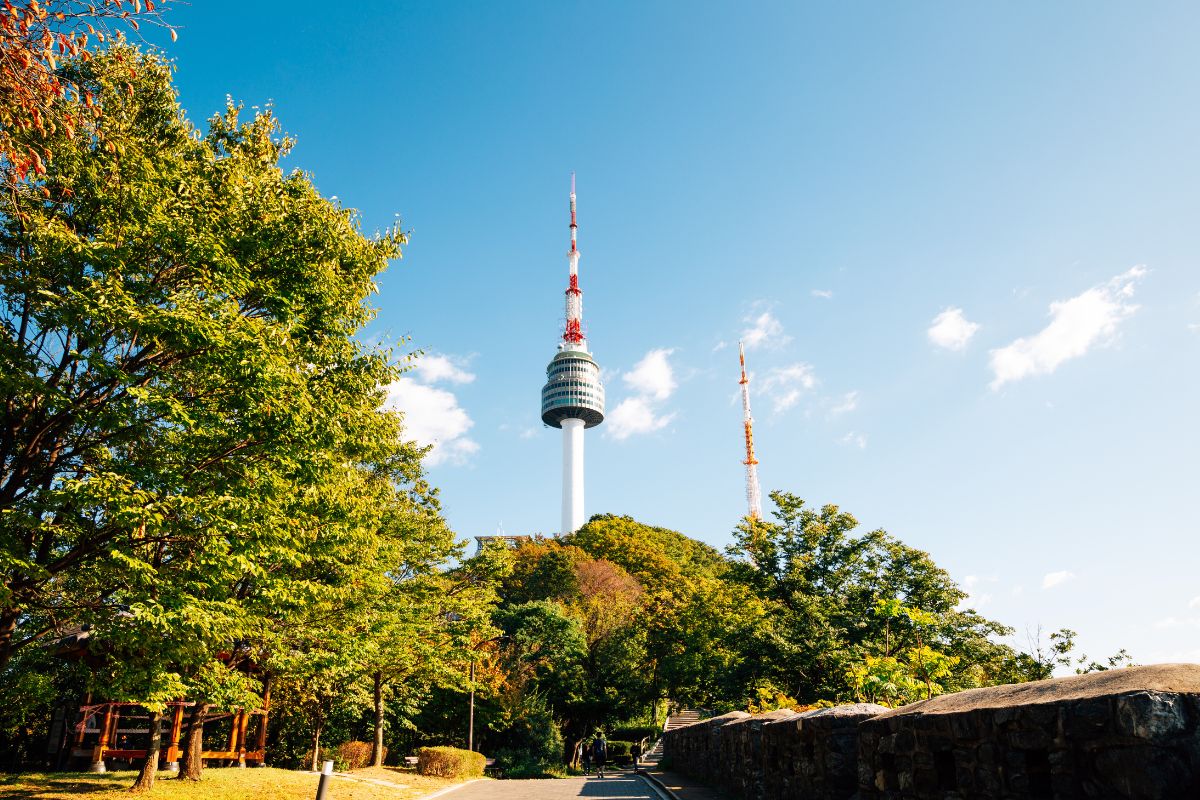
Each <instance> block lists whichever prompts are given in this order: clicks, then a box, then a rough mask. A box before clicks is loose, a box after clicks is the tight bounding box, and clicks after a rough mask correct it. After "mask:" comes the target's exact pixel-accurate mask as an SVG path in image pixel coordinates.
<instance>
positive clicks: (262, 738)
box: [254, 678, 271, 767]
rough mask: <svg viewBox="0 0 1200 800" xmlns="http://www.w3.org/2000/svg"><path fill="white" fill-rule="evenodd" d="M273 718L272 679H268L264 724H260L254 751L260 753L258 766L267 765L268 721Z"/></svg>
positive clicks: (264, 692)
mask: <svg viewBox="0 0 1200 800" xmlns="http://www.w3.org/2000/svg"><path fill="white" fill-rule="evenodd" d="M270 718H271V679H270V678H267V680H266V682H265V684H264V686H263V710H262V722H260V723H259V724H258V741H257V742H256V743H255V747H254V749H255V750H257V751H258V758H259V761H258V765H259V766H260V767H265V766H266V765H267V721H268V720H269V719H270Z"/></svg>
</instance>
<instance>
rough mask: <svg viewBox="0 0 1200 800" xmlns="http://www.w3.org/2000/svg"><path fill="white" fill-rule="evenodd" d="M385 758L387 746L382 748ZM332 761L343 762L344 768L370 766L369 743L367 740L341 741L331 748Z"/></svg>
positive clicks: (385, 757)
mask: <svg viewBox="0 0 1200 800" xmlns="http://www.w3.org/2000/svg"><path fill="white" fill-rule="evenodd" d="M383 757H384V759H385V760H386V759H387V748H386V747H385V748H383ZM333 760H334V762H335V763H336V762H339V761H340V762H341V763H342V764H345V765H346V766H345V769H362V768H363V767H369V766H371V744H370V743H369V742H343V743H342V744H339V745H338V746H337V747H335V748H334V750H333Z"/></svg>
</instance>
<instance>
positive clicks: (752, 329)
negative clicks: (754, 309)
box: [742, 311, 792, 350]
mask: <svg viewBox="0 0 1200 800" xmlns="http://www.w3.org/2000/svg"><path fill="white" fill-rule="evenodd" d="M745 322H746V324H747V325H749V327H748V328H745V329H744V330H743V331H742V343H743V344H745V346H746V349H747V350H755V349H757V348H759V347H781V346H782V345H785V344H787V343H788V342H790V341H791V340H792V337H790V336H788V335H787V334H785V333H784V332H783V324H782V323H781V322H780V321H779V320H777V319H776V318H775V315H774V314H772V313H771V312H770V311H764V312H762V313H761V314H758V315H756V316H749V317H746V320H745Z"/></svg>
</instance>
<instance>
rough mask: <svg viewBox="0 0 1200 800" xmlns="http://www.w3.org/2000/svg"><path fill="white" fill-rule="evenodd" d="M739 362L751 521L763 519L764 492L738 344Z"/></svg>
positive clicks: (743, 360)
mask: <svg viewBox="0 0 1200 800" xmlns="http://www.w3.org/2000/svg"><path fill="white" fill-rule="evenodd" d="M738 361H740V362H741V365H742V379H741V380H740V381H738V383H740V384H741V385H742V425H743V427H744V428H745V430H746V460H745V461H743V462H742V463H743V464H745V465H746V505H747V506H748V507H749V509H750V512H749V516H750V518H751V519H762V491H761V490H760V489H759V488H758V459H757V458H755V457H754V418H753V417H751V416H750V379H749V378H747V377H746V353H745V351H744V350H743V349H742V343H741V342H738Z"/></svg>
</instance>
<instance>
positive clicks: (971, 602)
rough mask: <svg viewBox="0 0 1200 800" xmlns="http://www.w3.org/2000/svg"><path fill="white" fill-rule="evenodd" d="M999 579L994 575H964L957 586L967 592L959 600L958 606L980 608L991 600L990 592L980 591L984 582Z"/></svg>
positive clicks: (994, 581) (989, 582)
mask: <svg viewBox="0 0 1200 800" xmlns="http://www.w3.org/2000/svg"><path fill="white" fill-rule="evenodd" d="M998 580H999V579H998V578H996V577H995V576H994V575H987V576H982V577H981V576H979V575H966V576H964V577H963V579H962V583H960V584H959V587H960V588H961V589H962V590H963V591H964V592H966V593H967V596H966V597H964V598H963V599H962V600H960V601H959V603H958V607H959V608H960V609H965V608H976V609H978V608H981V607H983V606H985V605H987V604H988V603H990V602H991V601H992V594H991V592H984V591H981V589H982V587H983V585H984V584H991V583H996V582H997V581H998Z"/></svg>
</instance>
